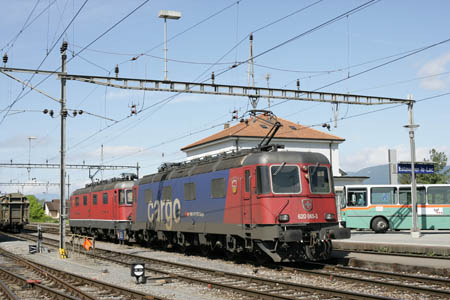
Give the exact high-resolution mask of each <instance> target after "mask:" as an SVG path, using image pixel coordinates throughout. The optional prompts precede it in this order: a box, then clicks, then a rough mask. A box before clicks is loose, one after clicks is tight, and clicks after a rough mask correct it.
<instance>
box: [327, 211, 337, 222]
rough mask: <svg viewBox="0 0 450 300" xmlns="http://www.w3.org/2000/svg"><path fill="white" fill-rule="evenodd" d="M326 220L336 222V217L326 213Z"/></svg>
mask: <svg viewBox="0 0 450 300" xmlns="http://www.w3.org/2000/svg"><path fill="white" fill-rule="evenodd" d="M325 220H327V221H334V220H336V215H335V214H333V213H326V214H325Z"/></svg>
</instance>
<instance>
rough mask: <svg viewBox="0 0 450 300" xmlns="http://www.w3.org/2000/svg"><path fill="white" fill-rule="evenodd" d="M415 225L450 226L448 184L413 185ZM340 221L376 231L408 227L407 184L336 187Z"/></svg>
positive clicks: (437, 227)
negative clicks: (415, 207)
mask: <svg viewBox="0 0 450 300" xmlns="http://www.w3.org/2000/svg"><path fill="white" fill-rule="evenodd" d="M416 195H417V197H416V198H417V226H419V228H420V229H450V184H419V185H417V194H416ZM336 199H337V200H336V201H337V202H338V205H339V206H338V207H340V208H341V210H340V220H341V224H342V225H343V226H344V227H347V228H354V229H372V230H373V231H375V232H377V233H383V232H386V231H387V230H388V229H390V230H400V229H410V228H411V227H412V205H411V185H391V184H389V185H346V186H343V187H336Z"/></svg>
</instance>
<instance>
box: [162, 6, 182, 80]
mask: <svg viewBox="0 0 450 300" xmlns="http://www.w3.org/2000/svg"><path fill="white" fill-rule="evenodd" d="M158 17H160V18H163V19H164V80H167V19H171V20H178V19H179V18H181V12H179V11H173V10H160V11H159V13H158Z"/></svg>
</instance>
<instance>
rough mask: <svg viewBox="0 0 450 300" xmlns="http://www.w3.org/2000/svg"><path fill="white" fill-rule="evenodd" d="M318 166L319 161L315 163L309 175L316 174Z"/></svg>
mask: <svg viewBox="0 0 450 300" xmlns="http://www.w3.org/2000/svg"><path fill="white" fill-rule="evenodd" d="M319 166H320V164H319V163H317V164H316V165H315V166H314V169H313V171H312V172H311V173H312V174H311V176H314V175H315V174H316V172H317V169H318V168H319Z"/></svg>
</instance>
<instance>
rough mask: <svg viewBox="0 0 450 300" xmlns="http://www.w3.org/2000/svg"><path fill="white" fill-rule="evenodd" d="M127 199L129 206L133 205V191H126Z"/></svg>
mask: <svg viewBox="0 0 450 300" xmlns="http://www.w3.org/2000/svg"><path fill="white" fill-rule="evenodd" d="M125 198H126V202H127V204H133V191H132V190H125Z"/></svg>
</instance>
